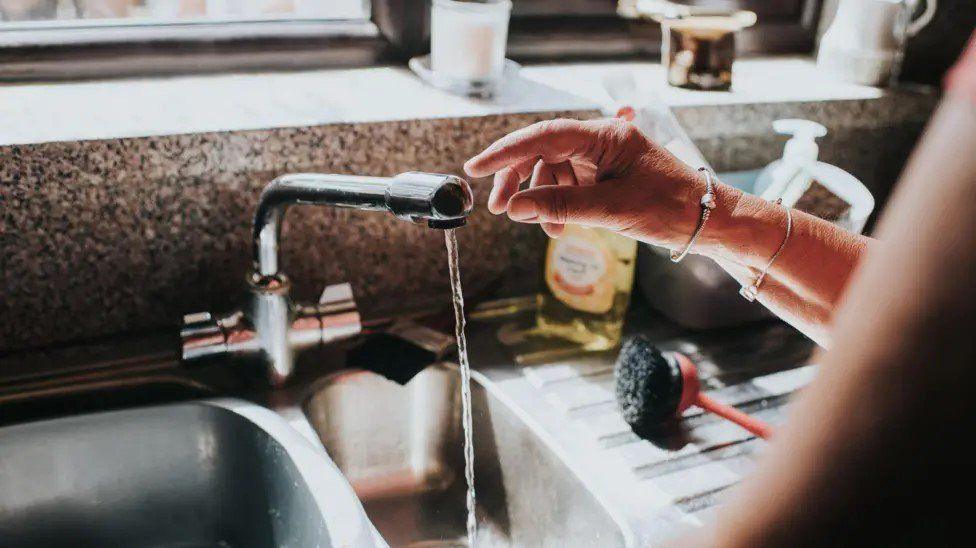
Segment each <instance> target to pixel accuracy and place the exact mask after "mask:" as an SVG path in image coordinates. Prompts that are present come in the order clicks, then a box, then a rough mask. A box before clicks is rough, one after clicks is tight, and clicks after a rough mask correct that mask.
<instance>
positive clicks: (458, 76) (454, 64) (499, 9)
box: [430, 0, 512, 95]
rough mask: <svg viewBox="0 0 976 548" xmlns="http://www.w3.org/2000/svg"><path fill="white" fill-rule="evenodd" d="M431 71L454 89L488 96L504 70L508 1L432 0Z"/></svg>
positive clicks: (509, 6) (510, 4) (508, 13)
mask: <svg viewBox="0 0 976 548" xmlns="http://www.w3.org/2000/svg"><path fill="white" fill-rule="evenodd" d="M431 9H432V12H431V36H430V55H431V62H430V64H431V70H432V71H433V73H434V75H435V76H436V78H437V79H438V80H440V81H442V82H446V83H453V84H455V85H454V86H452V87H456V88H476V89H481V90H482V91H483V93H482V94H483V95H491V94H493V93H494V90H495V88H496V87H497V85H498V83H499V82H500V81H501V79H502V76H503V73H504V69H505V44H506V42H507V41H508V20H509V16H510V14H511V11H512V2H511V1H510V0H481V1H475V0H433V5H432V8H431Z"/></svg>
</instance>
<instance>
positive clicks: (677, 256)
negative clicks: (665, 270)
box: [671, 166, 715, 263]
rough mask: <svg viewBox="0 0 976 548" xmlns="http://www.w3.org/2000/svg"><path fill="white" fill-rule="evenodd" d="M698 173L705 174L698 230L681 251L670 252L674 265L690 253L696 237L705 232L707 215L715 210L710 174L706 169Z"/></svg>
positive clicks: (702, 168) (701, 168) (701, 169)
mask: <svg viewBox="0 0 976 548" xmlns="http://www.w3.org/2000/svg"><path fill="white" fill-rule="evenodd" d="M698 171H700V172H702V173H704V174H705V194H704V195H703V196H702V197H701V200H700V203H701V208H702V212H701V219H700V220H699V221H698V228H696V229H695V233H694V234H692V235H691V240H689V241H688V245H686V246H685V248H684V249H683V250H682V251H680V252H679V251H677V250H672V251H671V261H672V262H675V263H680V262H681V259H684V258H685V257H686V256H687V255H688V253H690V252H691V248H692V247H693V246H694V245H695V242H697V241H698V237H699V236H701V233H702V230H705V223H707V222H708V217H709V215H711V214H712V210H713V209H715V185H714V183H712V172H711V170H709V169H708V168H707V167H704V166H703V167H700V168H698Z"/></svg>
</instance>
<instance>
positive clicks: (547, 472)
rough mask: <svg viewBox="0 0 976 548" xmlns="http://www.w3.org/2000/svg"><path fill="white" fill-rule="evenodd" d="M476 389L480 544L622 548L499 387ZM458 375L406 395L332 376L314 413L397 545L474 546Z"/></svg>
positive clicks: (412, 387) (608, 522) (478, 384)
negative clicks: (469, 540)
mask: <svg viewBox="0 0 976 548" xmlns="http://www.w3.org/2000/svg"><path fill="white" fill-rule="evenodd" d="M473 381H474V385H473V386H472V396H473V415H474V444H475V452H476V454H475V478H476V483H475V485H476V489H477V493H478V522H479V523H478V525H479V541H478V543H477V544H478V546H621V545H624V544H625V541H624V536H623V534H622V533H621V529H620V528H619V526H618V525H617V523H616V522H615V521H614V520H613V519H612V518H611V516H610V515H609V514H608V512H607V511H606V509H605V508H604V507H603V506H602V505H601V504H600V502H599V501H598V500H597V499H596V498H595V497H594V496H593V495H592V494H591V493H590V491H589V490H588V489H587V488H586V486H585V485H583V483H582V482H581V481H580V480H579V479H578V477H577V476H576V475H575V474H574V473H573V471H572V470H570V469H569V468H568V467H567V466H566V465H565V464H564V462H563V460H562V459H561V458H560V456H559V455H558V454H557V453H556V452H555V451H554V450H553V449H552V448H551V447H550V445H548V444H547V443H546V441H545V440H544V439H543V437H542V436H540V435H539V433H538V432H537V431H536V430H534V429H533V428H532V426H531V424H530V423H529V422H528V421H527V420H526V418H525V417H524V416H523V415H522V414H521V413H520V411H519V410H518V409H517V408H515V407H514V406H513V405H511V404H509V403H507V402H506V400H505V398H504V396H503V395H502V394H501V393H500V391H498V390H497V387H495V386H494V385H492V383H491V382H490V381H487V380H486V379H485V377H483V376H481V375H479V374H478V373H477V372H475V373H473ZM458 394H459V390H458V374H457V371H456V369H454V368H453V367H449V366H436V367H430V368H428V369H427V370H426V371H424V372H422V373H421V374H419V375H418V376H417V377H415V378H414V379H413V380H412V381H410V382H409V383H408V384H407V385H404V386H401V385H398V384H396V383H394V382H391V381H388V380H386V379H385V378H383V377H381V376H379V375H376V374H374V373H369V372H362V371H347V372H343V373H339V374H336V375H333V376H331V377H329V378H327V379H325V381H324V383H323V384H322V385H321V386H320V387H319V388H318V390H316V391H315V392H314V395H313V396H312V397H311V399H310V400H309V401H308V403H307V405H306V413H307V416H308V418H309V421H310V423H311V424H312V427H313V428H314V429H315V431H316V432H317V433H318V434H319V436H320V437H321V439H322V442H323V444H324V445H325V447H326V449H327V450H328V452H329V454H330V455H331V457H332V458H333V460H334V461H335V462H336V464H337V465H338V466H339V468H340V469H341V470H342V472H343V473H344V474H345V475H346V477H347V479H348V480H349V481H350V483H351V484H352V486H353V489H354V490H355V491H356V494H357V495H359V497H360V499H361V500H362V502H363V505H364V507H365V509H366V513H367V515H368V516H369V517H370V519H371V520H372V521H373V523H374V524H375V526H376V527H377V529H379V532H380V533H381V534H382V535H383V537H384V538H385V539H386V541H387V542H389V543H390V544H391V545H392V546H450V545H455V544H459V543H460V541H462V540H463V537H464V534H465V533H464V531H465V528H464V521H465V506H464V476H463V473H462V470H463V457H462V437H461V432H460V426H459V425H460V420H459V409H460V401H459V396H458Z"/></svg>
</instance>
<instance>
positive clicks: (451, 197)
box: [254, 172, 474, 277]
mask: <svg viewBox="0 0 976 548" xmlns="http://www.w3.org/2000/svg"><path fill="white" fill-rule="evenodd" d="M290 205H330V206H333V207H350V208H355V209H364V210H373V211H389V212H391V213H393V214H394V215H396V216H397V217H399V218H401V219H405V220H409V221H414V222H418V221H426V222H427V224H428V225H429V226H430V227H431V228H454V227H457V226H461V225H462V224H464V222H465V219H466V218H467V216H468V214H469V213H471V209H472V207H473V205H474V200H473V197H472V194H471V187H469V186H468V183H467V182H466V181H465V180H464V179H460V178H458V177H454V176H451V175H438V174H433V173H418V172H409V173H401V174H400V175H397V176H396V177H360V176H355V175H329V174H321V173H296V174H293V175H284V176H282V177H278V178H277V179H275V180H274V181H272V182H271V183H270V184H268V186H267V187H265V189H264V192H263V193H262V194H261V199H260V201H259V203H258V207H257V212H256V213H255V215H254V269H255V272H256V273H257V274H258V275H259V276H261V277H268V276H276V275H278V274H280V265H279V264H278V254H279V250H278V247H279V246H278V240H279V239H280V236H281V224H282V221H283V220H284V216H285V211H286V210H287V208H288V206H290Z"/></svg>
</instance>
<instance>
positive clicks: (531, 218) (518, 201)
mask: <svg viewBox="0 0 976 548" xmlns="http://www.w3.org/2000/svg"><path fill="white" fill-rule="evenodd" d="M601 192H604V191H602V189H601V188H600V187H599V186H560V185H543V186H537V187H535V188H529V189H526V190H523V191H521V192H518V193H516V194H515V196H513V197H512V200H511V201H510V202H509V203H508V216H509V218H510V219H512V220H513V221H519V222H523V223H552V224H558V225H563V224H566V223H574V224H580V225H586V226H603V225H605V224H606V223H607V222H608V219H609V217H608V215H607V211H606V208H605V207H604V206H602V205H600V204H601V203H603V202H605V200H601V199H600V198H601V196H600V193H601ZM604 193H605V192H604ZM557 230H558V231H560V232H561V230H562V229H557Z"/></svg>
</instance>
